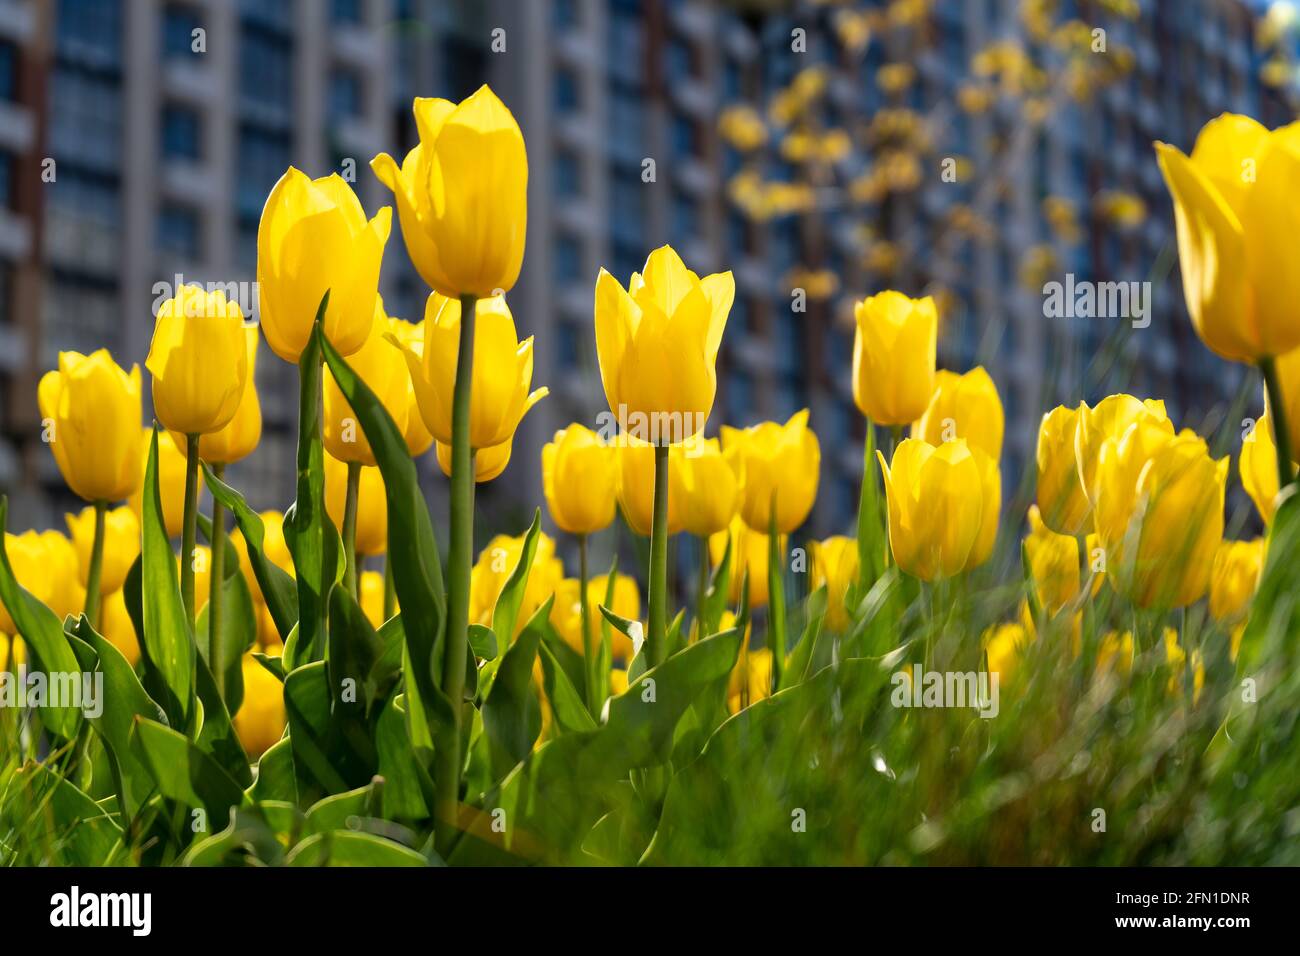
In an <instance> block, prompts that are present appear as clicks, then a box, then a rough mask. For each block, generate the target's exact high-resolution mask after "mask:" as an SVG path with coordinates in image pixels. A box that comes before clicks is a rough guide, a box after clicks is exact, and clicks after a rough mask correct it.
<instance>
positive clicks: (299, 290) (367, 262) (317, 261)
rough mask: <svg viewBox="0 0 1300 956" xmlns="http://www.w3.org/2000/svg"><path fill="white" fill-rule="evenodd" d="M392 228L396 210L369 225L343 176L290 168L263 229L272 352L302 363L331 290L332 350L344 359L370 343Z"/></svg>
mask: <svg viewBox="0 0 1300 956" xmlns="http://www.w3.org/2000/svg"><path fill="white" fill-rule="evenodd" d="M391 225H392V210H391V209H390V208H389V207H388V206H384V207H383V208H382V209H380V210H379V212H378V213H376V214H375V217H374V218H373V219H371V220H369V221H368V222H367V220H366V213H365V210H364V209H362V208H361V201H360V200H359V199H357V194H356V193H354V192H353V191H352V187H351V186H349V185H348V184H347V183H346V182H345V181H344V180H343V178H342V177H341V176H339V175H338V173H333V174H331V175H329V176H326V177H324V178H322V179H310V178H308V177H307V176H306V175H305V174H304V173H302V172H300V171H299V170H297V169H294V168H293V167H292V166H290V167H289V169H288V170H287V171H286V172H285V174H284V175H283V176H281V177H280V181H279V182H277V183H276V184H275V187H274V188H273V189H272V190H271V195H270V196H268V197H267V199H266V208H265V209H263V211H262V221H261V223H260V224H259V225H258V227H257V287H258V302H259V310H260V313H261V322H262V332H263V333H264V334H265V335H266V341H267V344H268V345H270V346H271V351H273V352H275V354H276V355H278V356H280V358H282V359H284V360H285V361H286V362H295V363H296V362H297V361H298V357H299V356H300V355H302V350H303V349H304V348H306V347H307V340H308V339H309V338H310V337H311V333H312V327H313V323H314V322H315V320H316V311H317V309H319V308H320V303H321V300H322V299H323V298H324V297H325V293H326V292H327V291H328V292H329V294H330V300H329V305H328V307H327V308H326V310H325V315H324V318H323V326H324V331H325V337H326V338H327V339H329V341H330V344H331V345H333V346H334V348H336V349H338V351H339V352H340V353H342V354H343V355H351V354H352V353H353V352H355V351H356V350H357V349H359V348H361V346H362V345H364V344H365V341H366V336H367V335H368V334H369V333H370V324H371V321H372V319H373V317H374V302H375V294H376V292H377V291H378V289H379V263H380V260H381V259H382V258H383V255H384V245H385V244H386V243H387V242H388V231H389V229H390V227H391Z"/></svg>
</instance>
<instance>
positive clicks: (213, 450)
mask: <svg viewBox="0 0 1300 956" xmlns="http://www.w3.org/2000/svg"><path fill="white" fill-rule="evenodd" d="M258 339H259V336H258V334H257V326H255V325H246V326H244V342H245V345H246V346H247V349H248V381H247V382H246V383H245V384H244V394H243V397H242V398H240V400H239V408H237V409H236V410H235V417H234V418H232V419H231V420H230V421H229V422H228V423H226V425H225V426H224V427H223V428H220V429H218V430H217V431H214V432H206V433H204V434H203V435H200V436H199V457H200V458H201V459H203V460H204V461H206V462H208V463H209V464H212V465H229V464H232V463H233V462H236V461H243V460H244V459H245V458H247V457H248V456H249V455H251V454H252V453H253V450H254V449H255V448H257V443H258V442H259V441H261V440H262V403H261V401H260V400H259V399H258V396H257V382H256V380H255V375H254V373H255V372H256V370H257V343H258ZM172 440H173V441H174V442H175V443H176V447H177V448H180V449H184V447H185V436H184V435H183V434H182V433H180V432H175V431H174V432H172ZM160 447H161V443H160Z"/></svg>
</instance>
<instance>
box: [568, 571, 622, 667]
mask: <svg viewBox="0 0 1300 956" xmlns="http://www.w3.org/2000/svg"><path fill="white" fill-rule="evenodd" d="M607 584H608V582H607V580H606V577H605V575H599V576H598V577H594V578H592V579H591V580H589V581H588V582H587V630H588V633H589V636H590V638H591V646H592V647H593V648H597V647H599V646H600V640H601V630H600V628H601V623H602V622H603V621H604V620H605V618H604V615H602V614H601V613H600V605H602V604H605V589H606V586H607ZM580 591H581V587H580V585H579V583H578V579H577V578H564V579H563V580H562V581H560V583H559V584H558V585H557V586H556V588H555V603H554V604H553V605H552V606H551V624H552V625H553V626H554V627H555V631H556V633H557V634H559V635H560V637H562V638H564V640H565V643H567V644H568V645H569V646H570V647H572V648H573V649H574V650H575V651H577V652H578V653H579V654H584V653H586V647H585V645H584V644H583V638H582V605H581V604H580V603H579V601H580V599H579V596H578V595H579V593H580ZM606 607H608V608H609V609H610V610H611V611H613V612H614V613H615V614H617V615H618V616H619V617H622V618H626V619H627V620H629V621H636V620H640V618H641V591H640V589H639V588H638V587H637V583H636V578H634V577H632V576H631V575H629V574H619V575H615V577H614V599H613V602H612V603H611V604H608V605H606ZM609 631H610V634H609V636H610V648H611V652H612V657H613V659H614V660H615V661H622V662H623V663H625V664H626V663H630V662H631V660H632V639H631V638H630V637H628V636H627V635H626V634H624V633H623V632H622V631H620V630H619V629H618V628H616V627H611V628H610V629H609Z"/></svg>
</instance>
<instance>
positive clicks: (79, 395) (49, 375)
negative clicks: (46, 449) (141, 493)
mask: <svg viewBox="0 0 1300 956" xmlns="http://www.w3.org/2000/svg"><path fill="white" fill-rule="evenodd" d="M37 399H38V403H39V404H40V408H41V418H42V422H41V428H42V438H43V439H44V440H45V441H47V442H49V445H50V451H51V452H53V453H54V460H55V462H57V463H58V466H59V471H60V472H61V473H62V474H63V480H64V481H66V482H67V483H68V487H69V488H71V489H72V490H73V491H74V492H76V493H77V494H78V495H80V496H81V497H82V498H84V499H85V500H86V501H122V500H123V499H126V498H129V497H131V495H132V494H134V493H135V491H136V489H138V488H139V487H140V477H141V474H142V472H141V470H140V467H139V465H140V460H141V451H140V415H141V410H140V367H139V366H138V365H132V366H131V371H130V372H129V373H128V372H125V371H123V369H122V368H121V366H119V365H118V364H117V363H116V362H114V361H113V357H112V356H111V355H109V353H108V350H107V349H100V350H99V351H98V352H94V353H92V354H90V355H82V354H81V353H80V352H60V353H59V368H58V370H57V371H51V372H46V373H45V375H44V376H43V377H42V378H41V382H40V385H39V387H38V389H37Z"/></svg>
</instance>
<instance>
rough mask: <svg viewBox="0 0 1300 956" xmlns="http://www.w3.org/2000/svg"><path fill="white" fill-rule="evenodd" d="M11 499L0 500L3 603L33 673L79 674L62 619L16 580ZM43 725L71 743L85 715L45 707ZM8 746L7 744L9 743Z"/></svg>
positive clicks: (0, 588) (0, 599) (0, 593)
mask: <svg viewBox="0 0 1300 956" xmlns="http://www.w3.org/2000/svg"><path fill="white" fill-rule="evenodd" d="M8 515H9V499H8V498H6V497H4V496H0V602H3V603H4V606H5V608H7V609H8V611H9V616H10V617H12V618H13V621H14V623H15V624H16V625H18V633H19V634H21V635H22V636H23V639H24V641H26V643H27V647H28V649H29V650H30V652H31V655H32V662H33V664H34V665H35V666H34V667H33V668H32V669H33V670H36V671H41V672H43V673H45V674H79V673H80V671H81V668H80V666H79V665H78V664H77V655H76V654H74V653H73V651H72V646H71V645H70V644H69V643H68V639H67V638H66V637H64V636H63V624H62V622H61V621H60V620H59V618H58V615H57V614H55V613H54V612H53V611H51V610H50V609H49V608H48V607H46V606H45V605H44V604H42V603H41V602H40V601H38V600H37V599H36V598H35V596H34V595H32V593H31V592H30V591H28V590H27V589H26V588H24V587H23V586H22V585H21V584H19V583H18V579H17V578H16V577H15V576H14V572H13V568H12V567H10V565H9V555H8V553H7V552H6V549H5V529H6V528H7V527H8ZM41 721H42V722H43V723H44V724H45V726H46V727H47V728H49V729H50V730H51V731H52V732H53V733H56V734H58V735H59V736H60V737H63V738H66V739H68V740H71V739H72V738H73V737H75V736H76V735H77V730H78V728H80V727H81V712H80V711H78V710H77V709H76V708H75V707H48V706H46V707H42V708H41ZM6 743H7V741H6Z"/></svg>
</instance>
